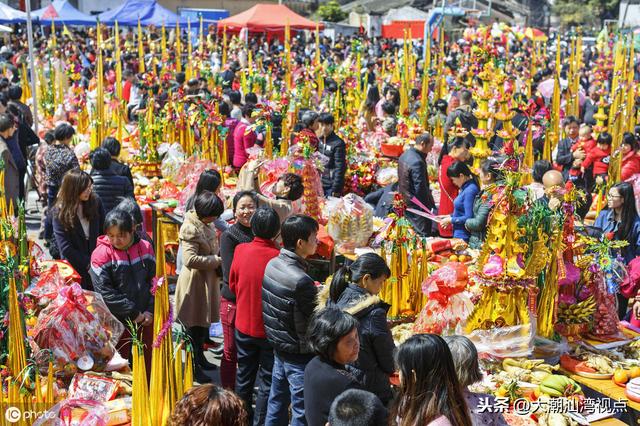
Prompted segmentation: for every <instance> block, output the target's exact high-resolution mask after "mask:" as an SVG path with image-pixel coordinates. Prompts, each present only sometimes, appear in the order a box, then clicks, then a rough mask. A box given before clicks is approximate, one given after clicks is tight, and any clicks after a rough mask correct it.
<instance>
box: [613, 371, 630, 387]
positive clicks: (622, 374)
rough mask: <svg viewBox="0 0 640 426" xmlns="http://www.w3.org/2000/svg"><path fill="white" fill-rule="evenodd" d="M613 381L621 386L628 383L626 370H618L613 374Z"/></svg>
mask: <svg viewBox="0 0 640 426" xmlns="http://www.w3.org/2000/svg"><path fill="white" fill-rule="evenodd" d="M613 381H614V382H616V383H619V384H621V385H623V384H625V383H627V382H628V381H629V373H628V372H627V370H623V369H618V370H616V371H615V372H614V373H613Z"/></svg>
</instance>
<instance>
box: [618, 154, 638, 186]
mask: <svg viewBox="0 0 640 426" xmlns="http://www.w3.org/2000/svg"><path fill="white" fill-rule="evenodd" d="M636 173H640V157H639V156H638V154H636V153H635V152H633V151H631V152H629V153H627V155H625V156H624V157H623V158H622V170H621V172H620V177H621V178H622V180H627V179H629V178H630V177H631V176H633V175H635V174H636Z"/></svg>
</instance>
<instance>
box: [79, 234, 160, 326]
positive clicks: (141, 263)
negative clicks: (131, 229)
mask: <svg viewBox="0 0 640 426" xmlns="http://www.w3.org/2000/svg"><path fill="white" fill-rule="evenodd" d="M133 238H134V240H133V244H132V245H131V247H129V248H128V249H127V250H118V249H117V248H115V247H113V246H112V245H111V243H110V242H109V238H108V237H107V236H106V235H103V236H101V237H100V238H98V243H97V247H96V249H95V250H94V251H93V254H92V255H91V269H89V274H90V275H91V281H92V282H93V288H94V290H95V291H96V292H97V293H99V294H100V295H102V298H103V299H104V302H105V304H106V305H107V307H108V308H109V310H110V311H111V313H112V314H113V315H114V316H115V317H116V318H118V320H120V321H121V322H122V323H126V321H127V320H128V319H130V320H131V321H133V320H135V319H136V317H137V316H138V315H139V314H141V313H143V312H151V313H153V295H152V294H151V283H152V281H153V277H154V276H155V274H156V261H155V256H154V254H153V248H152V247H151V244H150V243H149V242H148V241H146V240H142V239H140V237H139V236H138V235H137V234H136V233H134V234H133Z"/></svg>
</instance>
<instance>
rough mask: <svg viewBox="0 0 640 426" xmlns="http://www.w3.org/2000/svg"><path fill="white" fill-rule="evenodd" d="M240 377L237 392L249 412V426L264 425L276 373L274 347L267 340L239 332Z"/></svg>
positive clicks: (237, 343)
mask: <svg viewBox="0 0 640 426" xmlns="http://www.w3.org/2000/svg"><path fill="white" fill-rule="evenodd" d="M236 350H237V353H238V374H237V376H236V393H237V394H238V396H239V397H240V398H242V400H243V401H244V403H245V407H246V408H247V412H248V413H249V424H252V423H253V425H254V426H261V425H263V424H264V422H265V417H266V415H267V401H268V399H269V392H270V389H271V374H272V371H273V348H272V347H271V345H270V344H269V342H268V341H267V339H261V338H257V337H251V336H247V335H246V334H243V333H241V332H239V331H238V330H236ZM256 377H257V378H258V395H257V398H256V409H255V411H253V409H252V407H251V405H252V402H253V387H254V385H255V383H256Z"/></svg>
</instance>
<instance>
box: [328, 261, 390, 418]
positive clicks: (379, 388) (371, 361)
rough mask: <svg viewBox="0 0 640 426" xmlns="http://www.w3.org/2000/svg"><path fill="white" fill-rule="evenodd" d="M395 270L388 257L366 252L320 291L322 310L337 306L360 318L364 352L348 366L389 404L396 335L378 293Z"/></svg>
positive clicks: (386, 309)
mask: <svg viewBox="0 0 640 426" xmlns="http://www.w3.org/2000/svg"><path fill="white" fill-rule="evenodd" d="M390 276H391V271H390V270H389V267H388V266H387V263H386V262H385V260H384V259H383V258H382V257H380V256H378V255H377V254H375V253H366V254H363V255H362V256H360V257H359V258H358V259H356V261H355V262H353V263H352V264H351V265H350V266H344V267H342V268H340V269H339V270H338V271H337V272H336V273H335V274H334V276H333V279H332V280H331V284H330V285H329V286H325V288H324V290H323V291H322V292H321V293H320V295H319V297H320V300H319V302H318V308H317V309H318V310H320V309H322V308H324V307H326V306H329V307H337V308H339V309H342V310H343V311H345V312H347V313H349V314H351V315H353V316H354V317H356V319H357V320H358V335H359V337H360V352H359V354H358V360H357V361H356V362H355V363H353V364H350V365H349V366H348V369H349V370H350V371H351V372H352V373H353V374H354V376H355V377H356V378H357V379H358V381H359V382H360V383H362V385H363V389H365V390H367V391H369V392H372V393H375V394H376V395H377V396H378V397H379V398H380V400H382V402H383V403H384V404H385V405H388V404H389V402H390V401H391V398H392V394H391V387H390V384H389V375H390V374H392V373H393V371H394V364H393V351H394V349H395V345H394V343H393V337H392V336H391V332H390V331H389V328H388V327H387V311H388V310H389V305H388V304H387V303H384V302H383V301H382V300H380V297H379V296H378V294H379V293H380V290H382V286H383V285H384V283H385V281H386V280H387V279H388V278H389V277H390Z"/></svg>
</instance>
